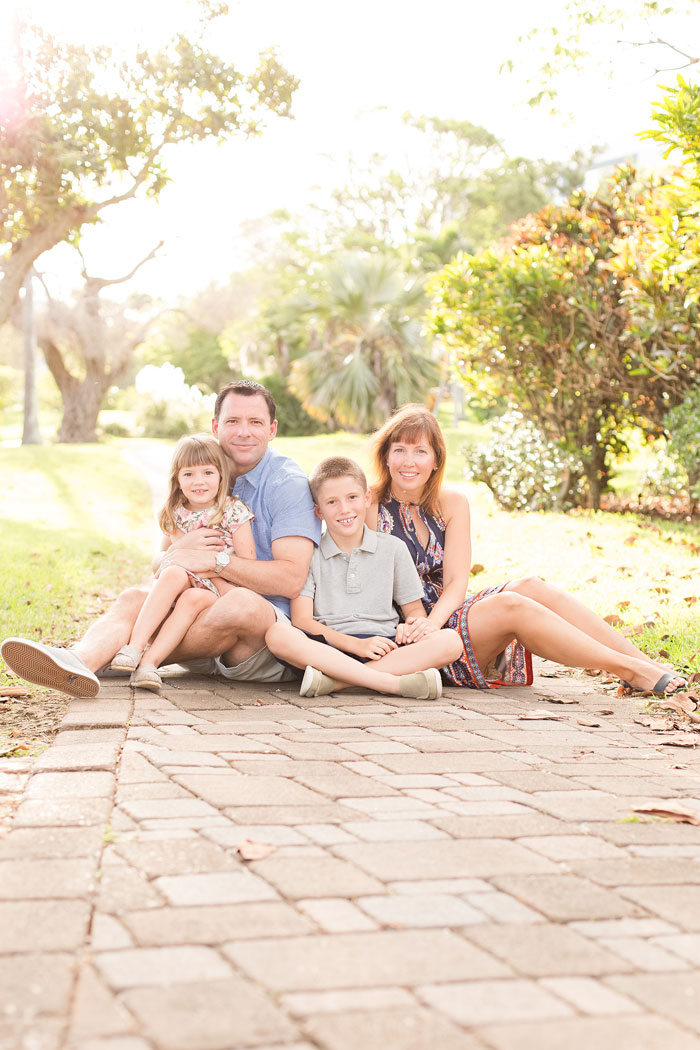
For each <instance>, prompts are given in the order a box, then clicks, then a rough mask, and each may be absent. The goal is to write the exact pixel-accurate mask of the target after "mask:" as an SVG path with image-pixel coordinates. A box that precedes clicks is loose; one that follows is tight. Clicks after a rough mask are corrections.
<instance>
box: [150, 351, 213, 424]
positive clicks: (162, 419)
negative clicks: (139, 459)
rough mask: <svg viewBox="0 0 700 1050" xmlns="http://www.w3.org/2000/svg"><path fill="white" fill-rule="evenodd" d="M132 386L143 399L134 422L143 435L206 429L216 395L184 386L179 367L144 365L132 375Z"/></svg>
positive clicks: (183, 378) (182, 374) (182, 375)
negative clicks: (143, 401)
mask: <svg viewBox="0 0 700 1050" xmlns="http://www.w3.org/2000/svg"><path fill="white" fill-rule="evenodd" d="M136 390H137V392H138V393H139V394H140V395H141V396H142V397H143V398H144V400H145V404H144V407H143V408H142V410H141V412H140V413H139V417H138V422H139V428H140V430H141V432H142V433H143V434H144V435H145V436H146V437H157V438H171V439H175V438H179V437H182V435H183V434H195V433H197V432H198V431H207V430H209V427H210V425H211V417H212V415H213V411H214V401H215V400H216V397H215V395H214V394H203V393H202V391H201V390H199V388H198V387H196V386H188V385H187V383H186V382H185V375H184V372H183V371H182V369H181V368H175V367H174V366H173V365H171V364H164V365H161V366H160V367H156V366H155V365H146V366H145V368H142V369H141V371H140V372H139V373H138V375H137V376H136Z"/></svg>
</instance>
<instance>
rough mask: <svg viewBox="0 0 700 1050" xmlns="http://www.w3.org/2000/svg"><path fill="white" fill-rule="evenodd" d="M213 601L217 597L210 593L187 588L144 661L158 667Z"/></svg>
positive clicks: (197, 588)
mask: <svg viewBox="0 0 700 1050" xmlns="http://www.w3.org/2000/svg"><path fill="white" fill-rule="evenodd" d="M215 601H217V597H216V595H215V594H213V593H212V592H211V591H207V590H204V589H202V588H199V587H190V588H188V590H186V591H185V592H184V594H181V595H180V597H179V598H178V600H177V602H176V604H175V608H174V609H173V611H172V612H171V614H170V616H168V617H167V619H166V620H165V621H164V622H163V626H162V627H161V629H160V630H159V631H158V634H157V635H156V637H155V638H154V639H153V642H152V643H151V647H150V649H148V651H147V652H146V655H145V657H144V661H145V662H147V663H149V664H153V665H154V666H155V667H160V665H161V663H163V662H164V661H165V659H166V657H167V656H169V655H170V653H172V651H173V649H175V647H176V646H177V645H179V643H180V642H181V641H182V639H183V638H184V637H185V635H186V634H187V631H188V630H189V628H190V627H191V626H192V624H193V623H194V621H195V620H196V619H197V617H198V616H199V614H200V613H201V612H204V610H205V609H208V608H209V606H210V605H213V604H214V602H215Z"/></svg>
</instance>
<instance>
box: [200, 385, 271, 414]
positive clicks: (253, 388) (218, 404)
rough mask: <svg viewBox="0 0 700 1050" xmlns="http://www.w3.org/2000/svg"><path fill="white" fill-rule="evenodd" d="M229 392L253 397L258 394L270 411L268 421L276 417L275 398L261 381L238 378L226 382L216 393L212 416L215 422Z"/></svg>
mask: <svg viewBox="0 0 700 1050" xmlns="http://www.w3.org/2000/svg"><path fill="white" fill-rule="evenodd" d="M229 394H241V395H242V396H243V397H255V395H256V394H260V397H262V398H263V399H264V401H265V404H266V405H267V407H268V410H269V412H270V422H271V423H274V421H275V419H276V418H277V405H276V404H275V399H274V397H273V396H272V394H271V393H270V391H269V390H268V389H267V388H266V387H264V386H263V385H262V383H255V382H254V381H253V380H252V379H238V380H237V381H236V382H235V383H228V384H227V385H226V386H225V387H224V388H223V390H220V391H219V393H218V394H217V395H216V401H215V402H214V418H215V419H216V421H217V423H218V422H219V416H220V415H221V408H222V406H223V403H224V401H225V399H226V398H227V397H228V395H229Z"/></svg>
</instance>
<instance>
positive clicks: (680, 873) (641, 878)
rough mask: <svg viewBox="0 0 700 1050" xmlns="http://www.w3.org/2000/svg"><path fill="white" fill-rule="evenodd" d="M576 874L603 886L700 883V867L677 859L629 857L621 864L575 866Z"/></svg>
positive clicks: (603, 862)
mask: <svg viewBox="0 0 700 1050" xmlns="http://www.w3.org/2000/svg"><path fill="white" fill-rule="evenodd" d="M571 867H572V869H573V870H574V871H576V872H578V873H579V874H580V875H583V876H585V878H588V879H593V881H594V882H599V883H601V884H602V885H603V886H672V885H686V886H687V885H689V884H691V883H700V864H698V863H697V862H696V861H694V860H687V859H684V858H677V859H675V860H674V861H673V863H672V864H669V863H668V860H666V859H665V858H664V857H630V856H627V857H625V858H623V859H622V860H596V861H587V862H580V861H579V862H573V863H572V864H571Z"/></svg>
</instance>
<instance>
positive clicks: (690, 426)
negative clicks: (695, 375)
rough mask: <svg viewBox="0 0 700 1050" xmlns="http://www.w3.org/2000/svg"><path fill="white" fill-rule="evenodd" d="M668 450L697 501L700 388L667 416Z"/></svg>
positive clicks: (692, 391)
mask: <svg viewBox="0 0 700 1050" xmlns="http://www.w3.org/2000/svg"><path fill="white" fill-rule="evenodd" d="M664 425H665V427H666V430H667V431H668V435H669V436H668V450H669V453H670V454H671V456H672V457H673V458H674V459H675V460H676V461H677V462H678V463H680V465H681V467H682V468H683V470H684V471H685V473H686V474H687V475H688V487H689V490H690V495H691V497H692V498H693V500H700V386H696V387H695V388H694V389H693V390H691V391H690V393H688V394H686V396H685V398H684V399H683V401H681V403H680V405H676V407H675V408H672V409H671V411H670V412H668V413H667V415H666V418H665V420H664Z"/></svg>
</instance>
